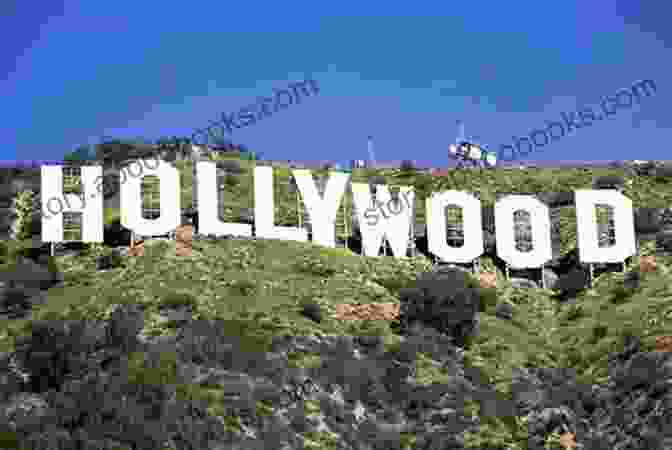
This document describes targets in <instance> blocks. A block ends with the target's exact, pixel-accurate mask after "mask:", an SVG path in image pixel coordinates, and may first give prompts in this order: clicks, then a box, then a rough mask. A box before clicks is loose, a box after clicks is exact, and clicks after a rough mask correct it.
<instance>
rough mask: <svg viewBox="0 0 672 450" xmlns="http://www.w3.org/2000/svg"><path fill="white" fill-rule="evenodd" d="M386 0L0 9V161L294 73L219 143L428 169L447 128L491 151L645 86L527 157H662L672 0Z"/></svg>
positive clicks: (276, 155)
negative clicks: (278, 97)
mask: <svg viewBox="0 0 672 450" xmlns="http://www.w3.org/2000/svg"><path fill="white" fill-rule="evenodd" d="M173 3H174V6H173ZM398 3H399V4H398V5H396V4H395V2H385V3H383V2H349V1H341V2H338V4H337V5H329V4H328V3H327V2H324V4H320V3H315V2H289V1H287V2H273V3H271V2H268V3H267V4H266V3H251V2H222V1H218V2H189V3H188V4H185V3H181V2H155V1H145V2H137V1H135V2H130V1H125V0H116V1H115V2H77V1H59V0H45V1H44V2H41V3H40V6H39V7H35V6H34V5H32V6H31V4H30V3H29V2H20V3H18V2H16V4H15V5H14V6H13V4H12V2H11V1H9V2H3V7H2V8H3V10H2V13H1V14H2V16H1V19H0V20H1V21H2V24H1V25H2V29H3V30H4V31H5V33H4V34H5V36H6V37H7V36H9V37H10V38H11V39H7V38H5V39H3V45H2V46H1V47H0V52H2V53H3V54H2V55H1V57H0V75H1V76H0V93H1V94H2V99H3V102H2V107H3V109H4V111H5V114H3V121H2V130H1V131H2V134H1V135H0V136H1V142H0V159H3V160H7V159H60V158H61V157H62V156H63V154H64V152H66V151H70V150H72V149H73V148H74V147H76V146H77V145H80V144H86V143H93V142H98V141H99V140H100V138H101V136H115V137H144V138H147V139H156V138H158V137H161V136H172V135H189V134H191V132H192V130H193V129H195V128H199V127H203V126H205V125H207V124H208V121H209V120H214V119H215V118H216V117H217V116H219V115H220V113H221V112H224V111H226V112H236V111H238V110H239V109H240V108H241V107H243V106H247V105H248V104H250V103H253V102H254V101H255V99H256V98H257V97H260V96H269V95H271V94H272V93H273V89H274V88H281V87H284V86H286V85H287V84H288V83H289V82H292V81H300V80H303V79H305V78H307V77H312V78H313V79H315V80H316V81H317V82H318V84H319V86H320V93H319V95H317V96H315V97H310V98H308V99H306V100H305V101H302V103H301V104H300V105H293V106H291V107H290V108H288V109H286V110H284V111H279V112H277V113H275V114H273V115H272V116H271V117H269V118H266V119H264V120H262V121H259V122H257V123H256V124H254V125H252V126H249V127H246V128H241V129H239V130H235V132H234V134H233V135H232V136H231V139H232V140H233V141H234V142H236V143H240V144H245V145H246V146H247V147H249V148H250V149H251V150H255V151H259V152H263V153H264V154H265V156H266V157H267V158H270V159H283V160H284V159H294V160H334V161H347V160H349V159H356V158H361V159H366V155H367V153H366V137H367V136H368V135H372V136H373V137H374V140H375V151H376V157H377V159H378V160H399V159H415V160H418V161H421V162H428V163H430V164H432V165H434V166H436V167H441V166H445V165H446V164H447V161H448V158H447V146H448V144H449V143H451V142H453V140H454V139H455V135H456V127H455V122H456V120H458V119H460V120H463V121H464V122H465V124H466V132H467V135H468V136H475V137H477V138H478V139H479V140H480V141H482V142H485V143H487V144H489V146H490V147H491V148H493V149H496V148H498V147H499V146H500V145H501V144H504V143H510V142H511V139H512V136H513V135H517V136H523V135H526V134H529V133H530V132H531V131H532V130H534V129H535V128H540V127H543V126H544V124H545V122H546V121H549V120H558V119H560V118H561V113H562V112H571V111H575V110H577V108H579V107H581V105H583V104H588V105H595V104H596V103H597V102H599V101H600V99H601V98H602V97H603V96H605V95H611V94H612V93H614V92H616V91H618V90H619V89H622V88H628V87H629V86H631V85H632V83H633V82H635V81H638V80H642V79H651V80H653V81H655V82H656V86H657V93H656V94H655V96H653V97H649V98H646V99H644V100H643V101H642V103H641V104H639V105H635V106H634V107H632V108H631V109H627V108H626V109H622V110H619V112H618V113H617V114H616V115H614V116H613V117H610V118H608V119H607V120H603V121H601V122H598V123H595V124H593V125H592V126H591V127H585V128H583V129H580V130H576V131H574V133H572V134H571V135H567V136H565V137H564V138H562V139H560V140H558V141H556V142H553V143H551V144H548V145H546V146H545V147H543V148H542V149H539V150H538V151H537V152H535V153H534V154H533V156H532V155H530V157H529V158H530V159H536V160H601V159H608V160H613V159H672V158H670V157H669V156H668V155H669V153H670V151H671V150H670V149H669V143H670V142H672V115H670V114H669V112H668V105H670V104H671V102H670V100H671V99H672V94H670V92H672V89H670V87H669V85H670V84H671V82H670V81H668V78H669V77H668V74H669V72H670V71H669V68H670V64H671V61H672V58H670V56H672V52H671V51H670V50H671V46H672V29H671V28H670V27H669V26H668V23H667V20H668V19H669V17H672V4H669V3H667V2H636V1H634V0H631V1H623V2H614V1H602V0H593V1H591V2H585V1H584V2H580V3H579V2H574V1H570V0H565V1H562V2H559V1H558V2H532V1H526V0H525V1H517V2H495V1H493V2H487V1H481V2H441V3H438V2H436V3H430V2H418V1H416V2H411V3H407V2H398ZM642 3H647V4H652V3H655V4H656V5H657V6H644V5H643V4H642ZM186 5H188V7H187V6H186Z"/></svg>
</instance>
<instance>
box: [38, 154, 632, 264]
mask: <svg viewBox="0 0 672 450" xmlns="http://www.w3.org/2000/svg"><path fill="white" fill-rule="evenodd" d="M143 162H147V161H143ZM145 167H146V168H147V171H146V172H145V173H144V174H143V176H142V177H137V178H130V177H129V179H128V181H127V182H125V183H123V184H122V185H121V189H120V196H121V197H120V201H121V205H120V207H121V208H120V209H121V224H122V225H123V226H124V227H126V228H128V229H130V230H132V231H133V232H135V233H137V234H139V235H144V236H156V235H162V234H166V233H169V232H170V231H173V230H174V229H175V228H176V227H178V226H179V224H180V218H181V208H180V180H179V178H180V174H179V173H178V171H177V169H176V168H175V167H173V166H171V165H170V164H168V163H166V162H165V161H159V164H156V167H155V168H151V167H150V166H149V165H148V164H145ZM41 170H42V173H41V177H42V178H41V182H42V208H43V210H44V209H45V208H46V207H47V204H48V200H49V199H50V198H53V196H63V192H62V176H63V175H62V171H61V166H43V167H42V169H41ZM81 170H82V185H83V195H82V197H81V198H80V197H78V196H75V195H72V194H67V195H65V196H64V197H66V203H67V204H68V205H69V208H68V209H67V210H66V211H67V212H75V213H81V214H82V224H83V226H82V228H83V230H82V238H83V239H82V241H83V242H102V241H103V221H102V218H103V199H102V196H100V195H96V192H94V188H93V185H94V183H95V181H96V180H97V179H100V176H101V175H102V168H101V167H100V166H89V167H82V168H81ZM292 172H293V174H294V177H295V179H296V184H297V186H298V188H299V191H300V193H301V197H302V199H303V202H304V204H305V207H306V210H307V211H308V214H309V216H310V220H311V224H312V241H313V242H315V243H316V244H319V245H322V246H324V247H335V246H336V239H335V224H336V214H337V211H338V208H339V206H340V203H341V200H342V198H343V195H344V193H345V189H346V186H347V182H348V179H349V177H350V174H348V173H342V172H332V173H331V174H330V176H329V179H328V182H327V184H326V188H325V192H324V195H323V196H321V195H320V194H319V192H318V190H317V187H316V185H315V181H314V180H313V178H312V175H311V172H310V171H309V170H301V169H294V170H292ZM148 175H154V176H156V177H158V179H159V180H160V193H159V199H160V217H159V218H157V219H145V218H143V217H142V215H141V197H140V186H141V182H142V178H143V177H144V176H148ZM216 178H217V176H216V165H215V163H214V162H198V163H197V164H196V181H197V183H196V185H197V189H198V191H197V195H198V199H199V200H198V201H199V205H198V209H199V232H200V233H203V234H212V235H220V236H221V235H233V236H248V237H250V236H252V225H250V224H243V223H229V222H223V221H221V220H220V219H219V217H218V216H217V195H216V194H217V186H216ZM399 190H400V194H402V195H403V196H404V197H405V198H406V199H407V201H409V202H410V204H411V205H412V204H413V202H414V193H413V190H412V188H411V187H408V186H401V187H400V189H399ZM352 194H353V201H354V204H355V209H356V211H357V217H358V219H359V224H360V230H361V235H362V250H363V254H364V255H365V256H378V255H379V251H380V247H381V245H382V243H383V239H386V240H387V242H388V243H389V244H390V247H391V249H392V253H393V255H394V257H396V258H405V257H406V250H407V248H408V243H409V239H411V236H410V232H409V231H410V226H411V221H412V210H413V209H412V208H404V209H403V210H402V211H400V213H399V214H395V215H390V216H386V217H384V218H383V219H382V220H380V221H376V222H375V223H370V222H368V223H367V221H366V220H364V219H365V216H364V214H365V213H366V210H367V208H369V206H370V205H371V194H370V190H369V185H368V184H365V183H352ZM575 194H576V195H575V199H576V205H575V206H576V217H577V232H578V247H579V250H580V258H581V261H582V262H585V263H620V262H623V261H624V260H625V259H626V258H628V257H630V256H632V255H634V254H635V253H636V244H635V231H634V220H633V209H632V201H631V200H630V199H628V198H627V197H625V196H624V195H623V194H621V193H620V192H618V191H616V190H577V191H575ZM376 196H377V199H378V200H379V201H382V202H389V201H390V200H391V195H390V191H389V190H388V188H387V186H386V185H379V186H378V187H377V195H376ZM68 197H71V198H70V199H68ZM75 199H77V201H75ZM86 199H89V201H87V200H86ZM68 200H70V201H68ZM254 200H255V210H254V225H255V234H256V236H257V237H261V238H271V239H283V240H293V241H299V242H306V241H308V231H307V230H306V229H304V228H299V227H291V226H276V225H274V211H275V209H274V199H273V168H272V167H255V168H254ZM77 204H81V206H80V207H76V205H77ZM453 205H454V206H458V207H461V208H462V217H463V228H464V244H463V245H462V246H461V247H451V246H450V245H448V243H447V242H446V220H445V215H444V212H445V208H446V207H447V206H453ZM597 205H608V206H611V207H612V208H613V218H614V222H615V233H616V242H617V243H618V245H612V246H610V247H600V246H599V245H598V235H597V225H596V222H597V218H596V214H595V207H596V206H597ZM519 210H524V211H527V212H528V213H529V214H530V221H531V225H532V244H533V249H532V250H531V251H527V252H521V251H519V250H517V249H516V246H515V236H514V219H513V216H514V212H516V211H519ZM62 213H63V211H60V212H59V213H57V214H56V215H55V217H58V218H59V220H49V221H48V220H46V219H45V218H44V217H43V219H42V240H43V241H45V242H63V221H62V220H60V217H62V216H61V214H62ZM426 222H427V237H428V248H429V251H430V252H431V253H432V254H434V255H436V256H437V257H438V258H439V259H440V260H442V261H445V262H451V263H469V262H471V261H473V260H474V259H476V258H478V257H479V256H481V255H482V254H483V251H484V245H483V235H482V226H481V202H480V200H479V199H478V198H476V197H475V196H474V195H472V194H470V193H467V192H461V191H444V192H437V193H433V194H432V195H431V197H430V198H428V199H427V201H426ZM495 228H496V230H497V233H496V248H497V254H498V256H499V257H501V258H502V259H503V260H504V261H506V262H507V263H508V264H509V265H510V266H511V267H513V268H539V267H542V266H543V264H545V263H546V262H548V261H549V260H550V259H551V258H552V251H551V222H550V215H549V209H548V207H547V206H546V205H545V204H543V203H542V202H541V201H539V200H538V199H536V198H534V197H533V196H530V195H508V196H506V197H505V198H503V199H500V200H499V201H497V202H496V204H495Z"/></svg>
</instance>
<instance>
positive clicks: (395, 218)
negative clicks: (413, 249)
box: [352, 183, 414, 258]
mask: <svg viewBox="0 0 672 450" xmlns="http://www.w3.org/2000/svg"><path fill="white" fill-rule="evenodd" d="M352 195H353V200H354V203H355V208H356V209H357V219H358V221H359V228H360V230H361V232H362V250H363V253H364V256H378V254H379V252H380V246H381V245H382V243H383V238H385V239H386V240H387V242H389V243H390V247H392V254H393V255H394V257H395V258H406V250H407V249H408V240H409V237H410V236H409V231H410V229H411V220H412V212H413V208H412V207H411V208H403V209H402V211H401V212H400V213H399V214H388V215H387V216H388V217H387V218H385V217H384V216H383V215H381V216H380V220H379V221H378V222H377V223H376V224H375V225H369V223H368V222H367V221H366V218H365V217H364V213H365V212H366V209H367V208H370V207H371V193H370V191H369V185H368V184H364V183H352ZM399 195H404V196H406V198H408V203H409V205H411V206H412V205H413V199H414V193H413V189H412V188H411V187H409V186H400V187H399ZM376 197H377V199H378V201H379V202H380V203H382V204H384V205H387V202H388V201H389V200H390V198H391V197H390V191H389V190H388V188H387V185H379V186H378V187H377V193H376Z"/></svg>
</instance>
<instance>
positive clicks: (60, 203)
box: [47, 197, 63, 215]
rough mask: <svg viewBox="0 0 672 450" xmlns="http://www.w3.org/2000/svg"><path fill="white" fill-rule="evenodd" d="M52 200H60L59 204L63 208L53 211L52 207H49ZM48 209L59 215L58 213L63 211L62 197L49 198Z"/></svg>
mask: <svg viewBox="0 0 672 450" xmlns="http://www.w3.org/2000/svg"><path fill="white" fill-rule="evenodd" d="M52 200H57V201H58V205H59V206H60V207H61V209H59V210H58V212H53V211H52V210H51V208H50V207H49V205H50V204H51V201H52ZM47 211H49V212H50V213H52V214H53V215H57V214H60V213H62V212H63V203H62V202H61V199H60V198H58V197H51V198H50V199H49V200H47Z"/></svg>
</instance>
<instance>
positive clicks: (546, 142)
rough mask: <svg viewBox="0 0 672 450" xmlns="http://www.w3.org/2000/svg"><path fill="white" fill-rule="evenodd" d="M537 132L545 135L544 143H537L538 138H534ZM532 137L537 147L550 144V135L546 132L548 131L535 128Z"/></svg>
mask: <svg viewBox="0 0 672 450" xmlns="http://www.w3.org/2000/svg"><path fill="white" fill-rule="evenodd" d="M537 134H542V135H543V136H544V143H543V144H537V140H536V139H535V138H534V136H535V135H537ZM530 138H531V139H532V142H534V145H535V146H537V147H543V146H544V145H546V144H548V135H547V134H546V131H544V130H534V131H533V132H532V134H530Z"/></svg>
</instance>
